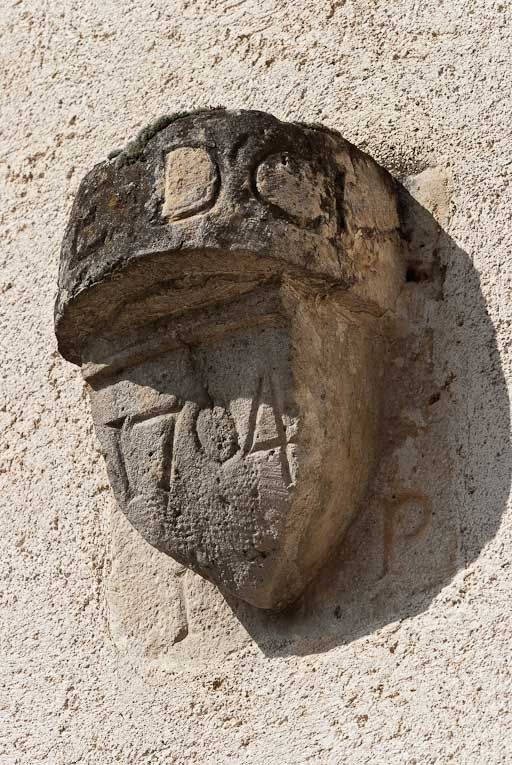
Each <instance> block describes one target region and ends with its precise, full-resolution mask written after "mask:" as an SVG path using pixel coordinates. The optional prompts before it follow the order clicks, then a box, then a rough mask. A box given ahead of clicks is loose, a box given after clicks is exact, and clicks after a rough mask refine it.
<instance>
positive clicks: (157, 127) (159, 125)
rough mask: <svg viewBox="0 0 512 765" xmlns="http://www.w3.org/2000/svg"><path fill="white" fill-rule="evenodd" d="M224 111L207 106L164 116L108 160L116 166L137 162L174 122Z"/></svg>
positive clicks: (147, 126)
mask: <svg viewBox="0 0 512 765" xmlns="http://www.w3.org/2000/svg"><path fill="white" fill-rule="evenodd" d="M223 110H225V107H224V106H207V107H202V108H198V109H193V110H189V111H178V112H174V113H173V114H163V115H162V116H160V117H158V118H157V119H156V120H154V121H153V122H150V123H149V125H146V127H144V128H142V130H141V131H140V132H139V133H138V134H137V135H136V136H135V138H134V139H133V140H132V141H130V142H129V143H128V144H127V145H126V146H125V148H124V149H113V150H112V151H111V152H109V154H108V157H107V158H108V159H109V160H115V161H116V164H117V165H119V166H122V165H125V164H127V163H130V162H135V161H136V160H138V159H140V157H141V156H142V154H143V153H144V149H145V148H146V146H147V144H148V142H149V141H150V140H151V139H152V138H154V137H155V135H156V134H157V133H159V132H160V131H161V130H164V129H165V128H167V127H169V125H171V124H172V123H173V122H176V121H177V120H180V119H183V118H184V117H190V116H192V115H194V114H202V113H204V112H209V111H223Z"/></svg>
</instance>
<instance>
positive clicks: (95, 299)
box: [55, 109, 398, 364]
mask: <svg viewBox="0 0 512 765" xmlns="http://www.w3.org/2000/svg"><path fill="white" fill-rule="evenodd" d="M397 236H398V215H397V208H396V198H395V186H394V181H393V179H392V178H391V176H390V175H389V174H388V173H387V172H386V171H385V170H384V169H383V168H381V167H379V166H378V165H377V163H375V162H374V160H372V159H371V158H370V157H368V156H367V155H366V154H364V153H363V152H361V151H359V150H358V149H357V148H356V147H355V146H353V145H351V144H350V143H348V142H347V141H345V140H344V139H343V138H342V137H341V136H340V135H339V134H337V133H335V132H334V131H332V130H328V129H327V128H322V127H321V126H314V125H303V124H297V123H287V122H282V121H280V120H278V119H277V118H275V117H273V116H272V115H270V114H266V113H264V112H260V111H226V110H224V109H212V110H203V111H198V112H194V113H191V114H188V115H177V116H176V117H175V118H164V119H162V120H160V121H159V122H158V123H156V125H154V126H153V127H150V128H148V129H146V130H145V131H143V132H142V133H141V134H140V135H139V136H138V138H137V139H136V140H135V141H133V142H132V143H131V144H129V145H128V146H127V148H126V149H125V150H124V151H123V152H121V153H119V154H118V155H117V156H115V157H111V158H110V159H108V160H106V161H105V162H102V163H100V164H99V165H97V166H96V167H94V168H93V169H92V170H91V172H90V173H89V174H88V175H87V176H86V177H85V178H84V179H83V181H82V183H81V185H80V187H79V190H78V193H77V196H76V199H75V203H74V205H73V209H72V211H71V215H70V219H69V223H68V226H67V229H66V232H65V236H64V241H63V244H62V251H61V265H60V272H59V286H58V294H57V301H56V307H55V326H56V334H57V338H58V341H59V349H60V351H61V353H62V355H63V356H64V357H65V358H67V359H68V360H70V361H73V362H74V363H78V364H80V363H81V361H82V348H83V346H84V344H86V343H87V341H88V339H89V338H91V337H94V336H95V335H97V334H98V333H101V332H102V331H104V328H105V327H106V326H107V327H108V326H109V325H111V324H112V323H113V322H114V321H115V320H117V319H118V317H119V316H120V315H121V314H123V315H125V314H126V316H127V319H126V321H127V322H129V321H130V318H129V316H130V305H131V304H132V303H133V302H134V301H139V302H140V300H141V298H143V297H144V296H145V295H148V294H151V293H152V292H154V291H155V290H157V291H158V290H160V291H165V292H166V294H167V299H166V300H162V301H161V309H160V308H158V309H156V312H157V313H156V315H155V314H154V313H153V314H152V315H151V317H150V318H151V320H155V319H157V318H158V311H161V313H162V315H164V314H167V315H169V313H171V314H172V312H173V311H175V312H176V313H180V312H183V311H186V310H187V309H188V307H189V306H190V300H189V297H190V295H191V293H192V292H194V291H196V292H197V290H198V288H199V287H198V285H200V284H201V283H204V282H205V280H212V279H214V278H221V279H223V280H224V282H225V283H228V282H229V283H231V284H232V285H233V284H239V285H241V286H240V289H241V290H245V289H246V286H245V287H244V286H243V285H244V283H245V284H246V283H247V282H254V283H264V282H265V281H268V280H273V281H274V282H275V281H278V280H279V279H281V278H283V277H284V276H285V275H291V276H292V277H293V276H295V277H297V278H302V279H303V278H309V279H311V278H313V279H321V280H324V281H326V282H327V283H328V284H330V285H337V286H341V287H345V288H347V289H348V288H350V289H355V290H356V292H357V291H359V294H360V296H362V297H363V298H364V299H368V300H371V301H373V302H375V304H376V305H378V306H381V307H387V306H388V304H389V301H390V299H391V293H392V292H393V290H394V289H395V288H394V287H393V286H392V285H391V282H392V281H393V279H391V280H389V279H387V277H384V280H382V279H381V277H380V272H382V271H384V270H387V271H388V272H389V268H388V266H389V263H390V259H392V257H394V256H392V255H390V254H389V253H391V252H396V250H397V247H396V242H394V244H393V247H389V246H387V242H389V240H390V238H391V239H393V238H396V237H397ZM381 265H382V266H383V267H382V268H381ZM395 265H396V264H395ZM393 268H394V269H395V271H396V270H397V268H398V266H396V267H395V266H393ZM386 280H387V281H386ZM390 290H391V292H390ZM229 294H230V295H233V290H231V292H230V293H229ZM169 296H170V300H169ZM209 299H210V300H212V301H215V300H218V299H219V294H217V293H216V291H215V290H213V291H211V292H210V298H209ZM157 302H158V301H157ZM154 304H155V303H154V301H153V305H154Z"/></svg>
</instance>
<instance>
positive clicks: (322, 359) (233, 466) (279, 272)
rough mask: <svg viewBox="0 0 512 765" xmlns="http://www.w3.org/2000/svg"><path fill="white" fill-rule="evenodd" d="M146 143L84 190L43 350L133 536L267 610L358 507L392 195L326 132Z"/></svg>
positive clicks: (372, 425) (187, 123) (391, 250)
mask: <svg viewBox="0 0 512 765" xmlns="http://www.w3.org/2000/svg"><path fill="white" fill-rule="evenodd" d="M157 128H158V129H157ZM157 128H154V129H153V130H148V131H146V132H145V133H144V134H142V135H141V136H140V137H139V139H138V140H137V141H135V142H134V143H132V144H131V145H129V147H128V149H127V150H126V151H125V152H122V153H121V154H119V155H118V156H117V157H115V158H112V159H110V160H108V161H105V162H103V163H101V164H99V165H97V166H96V167H95V168H94V169H93V170H92V171H91V172H90V173H89V174H88V175H87V176H86V178H85V179H84V180H83V182H82V184H81V186H80V189H79V191H78V194H77V198H76V201H75V204H74V206H73V210H72V213H71V217H70V221H69V225H68V228H67V231H66V234H65V237H64V243H63V247H62V259H61V269H60V275H59V292H58V298H57V305H56V333H57V337H58V341H59V348H60V352H61V353H62V355H63V356H64V357H65V358H66V359H68V360H69V361H71V362H73V363H75V364H78V365H80V366H81V368H82V372H83V375H84V377H85V379H86V381H87V383H88V391H89V394H90V399H91V405H92V412H93V418H94V423H95V427H96V432H97V435H98V438H99V441H100V443H101V446H102V449H103V451H104V454H105V458H106V462H107V468H108V473H109V477H110V480H111V483H112V486H113V489H114V492H115V495H116V498H117V501H118V502H119V504H120V506H121V508H122V510H123V512H124V513H125V514H126V516H127V517H128V519H129V520H130V522H131V523H132V524H133V526H135V528H136V529H138V531H139V532H140V533H141V534H142V536H143V537H144V538H145V539H146V540H147V541H148V542H149V543H150V544H152V545H154V546H155V547H156V548H158V549H159V550H161V551H163V552H165V553H167V554H169V555H171V556H172V557H173V558H175V559H176V560H177V561H179V562H181V563H182V564H184V565H185V566H188V567H189V568H191V569H193V570H194V571H196V572H197V573H198V574H200V575H201V576H203V577H205V578H207V579H209V580H210V581H212V582H214V583H216V584H217V585H218V586H219V588H220V589H221V590H222V591H223V592H227V593H231V594H234V595H235V596H237V597H239V598H241V599H243V600H245V601H247V602H248V603H251V604H253V605H254V606H257V607H259V608H265V609H281V608H283V607H285V606H286V605H287V604H289V603H291V602H293V601H294V600H295V599H296V598H297V597H298V596H299V595H300V594H301V592H302V591H303V589H304V587H305V586H306V585H307V584H308V582H309V581H310V580H311V579H312V578H313V577H314V576H315V574H316V573H317V571H318V570H319V568H320V567H321V566H322V565H323V564H324V563H325V561H326V559H327V558H328V556H329V555H330V554H331V553H332V552H333V551H334V549H335V548H336V546H337V545H338V544H339V542H340V540H341V538H342V537H343V535H344V533H345V531H346V529H347V527H348V525H349V523H350V522H351V520H352V518H353V516H354V514H355V513H356V512H357V509H358V507H360V506H361V503H362V502H364V500H365V494H366V492H367V490H368V484H369V478H370V476H371V471H372V466H373V465H374V462H375V457H376V450H377V449H378V432H379V408H380V398H381V390H382V388H383V385H385V380H386V377H385V364H384V357H385V351H386V332H387V330H386V326H387V319H386V313H387V312H388V311H389V310H390V309H392V308H393V305H394V302H395V300H396V296H397V294H398V292H399V290H400V289H401V286H402V283H403V264H402V261H401V257H400V237H399V226H398V216H397V207H396V196H395V186H394V182H393V180H392V178H391V177H390V176H389V175H388V174H387V173H386V171H385V170H383V169H382V168H380V167H379V166H378V165H377V164H376V163H375V162H374V161H373V160H372V159H371V158H370V157H368V156H367V155H365V154H363V153H362V152H361V151H359V150H358V149H356V148H355V147H354V146H352V145H351V144H349V143H348V142H347V141H345V140H344V139H343V138H341V137H340V136H339V135H338V134H336V133H334V132H332V131H330V130H327V129H324V128H322V127H319V126H307V125H299V124H294V123H284V122H281V121H279V120H277V119H276V118H274V117H272V116H271V115H268V114H265V113H262V112H257V111H236V112H229V111H224V110H210V111H202V112H196V113H193V114H190V115H188V116H180V117H176V118H174V119H171V118H170V119H168V120H163V121H161V122H160V124H159V125H158V126H157Z"/></svg>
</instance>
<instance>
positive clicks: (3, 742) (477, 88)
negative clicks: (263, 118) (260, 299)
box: [0, 0, 512, 765]
mask: <svg viewBox="0 0 512 765" xmlns="http://www.w3.org/2000/svg"><path fill="white" fill-rule="evenodd" d="M510 14H511V10H510V5H509V3H507V2H506V1H505V2H504V1H503V0H501V1H500V0H497V1H496V2H485V1H482V2H474V1H473V0H450V2H441V1H439V0H437V1H436V2H434V1H433V0H432V1H431V2H428V3H419V2H416V1H414V2H405V0H403V1H402V2H397V0H391V2H390V1H386V2H382V1H381V0H374V2H370V3H369V2H368V0H341V2H338V0H315V2H306V1H305V0H296V2H287V3H285V2H270V0H262V1H261V2H251V0H247V2H243V0H242V1H241V2H230V1H228V0H217V1H215V0H213V1H212V0H208V2H206V0H205V1H204V2H203V1H202V0H180V1H179V2H172V3H171V2H163V1H162V0H155V1H154V2H149V0H142V1H141V2H139V3H137V4H133V5H132V4H128V3H121V2H108V1H107V2H88V3H79V2H76V1H75V0H67V1H62V2H53V1H52V0H46V1H44V2H43V0H41V2H36V1H35V0H16V2H14V1H13V0H3V2H2V5H1V8H0V20H1V27H2V29H1V40H2V44H1V53H0V55H1V57H2V80H3V84H2V93H1V99H2V101H1V103H2V108H1V114H2V119H1V125H0V133H1V147H0V159H1V163H2V164H1V173H2V181H1V183H2V195H1V234H0V236H1V243H2V250H1V256H0V258H1V262H2V277H1V290H2V303H1V335H0V340H1V347H2V364H1V379H2V405H1V409H0V423H1V425H2V429H3V430H2V449H1V471H2V472H1V475H0V480H1V484H2V489H1V492H2V494H1V496H2V511H1V517H0V523H1V543H0V544H1V556H0V572H1V583H2V588H1V592H0V602H1V604H2V617H1V624H0V630H1V655H0V672H1V690H0V692H1V697H0V709H1V713H2V717H3V722H2V725H1V727H0V763H1V765H14V764H15V763H16V765H17V764H18V763H19V764H20V765H21V764H23V765H37V764H38V763H50V764H51V765H53V764H55V765H64V764H65V765H71V763H84V764H85V763H91V764H92V763H99V764H101V765H103V763H105V765H106V764H107V763H112V762H120V763H141V764H142V763H144V764H146V765H149V763H151V764H152V765H153V764H155V765H156V764H157V763H170V762H172V763H192V762H197V763H231V762H233V763H235V762H236V763H238V762H239V763H290V764H291V763H293V764H294V765H295V763H306V762H310V763H332V764H333V765H337V764H338V763H342V762H343V763H344V762H347V763H354V764H355V763H367V762H372V763H390V762H392V763H409V764H410V765H413V763H422V764H423V763H446V762H456V763H481V762H490V763H505V762H510V761H511V759H512V741H511V738H510V733H509V729H510V722H511V721H510V703H511V700H510V693H511V690H512V684H511V681H510V675H509V669H508V665H509V663H510V654H511V649H510V639H511V619H510V586H511V567H510V565H509V562H510V549H511V542H512V540H511V533H512V520H511V517H510V512H507V508H506V498H507V496H508V491H509V478H510V451H509V434H508V422H509V419H508V418H509V411H508V398H507V396H506V389H505V381H508V387H510V379H511V372H512V370H511V361H510V346H511V339H512V336H511V329H510V327H511V321H512V315H511V309H510V280H511V269H510V264H509V261H508V255H509V252H510V246H511V233H510V232H511V220H510V218H511V213H510V209H511V208H510V201H511V199H510V168H511V164H510V126H509V123H510V110H511V103H510V86H511V84H512V83H511V76H510V64H509V61H508V58H509V49H510V44H511V39H510V37H511V35H510ZM203 104H211V105H218V104H223V105H225V106H228V107H239V106H242V107H244V106H245V107H255V108H261V109H265V110H269V111H272V112H274V113H275V114H276V115H277V116H279V117H283V118H289V119H300V120H308V121H319V122H324V123H326V124H328V125H331V126H333V127H335V128H338V129H340V130H341V131H342V132H343V134H344V135H345V137H346V138H348V139H349V140H351V141H353V142H354V143H356V144H357V145H359V146H360V147H362V148H364V149H366V150H367V151H369V152H370V153H371V154H372V155H373V156H374V157H375V158H376V159H377V160H379V161H381V162H382V163H383V164H385V165H386V166H387V167H388V168H389V169H390V170H391V171H393V172H395V173H396V174H398V175H411V174H415V173H419V172H421V171H423V170H424V169H425V168H428V167H437V168H442V169H443V171H446V172H447V173H449V175H450V177H451V181H450V189H451V198H450V204H449V210H448V212H447V214H446V217H445V220H443V221H441V223H442V225H443V228H444V229H445V231H446V232H447V233H448V234H449V236H450V237H451V239H452V240H453V242H455V243H456V246H457V247H458V248H459V249H458V252H459V256H458V257H457V258H456V259H454V261H453V262H447V263H446V265H447V272H446V280H445V291H444V296H445V302H446V306H447V308H446V310H447V313H448V314H450V315H452V314H453V315H457V316H458V319H457V322H455V325H454V326H456V327H458V329H457V333H458V334H457V336H456V337H455V336H454V338H453V344H452V345H450V343H445V345H444V346H443V347H439V348H434V357H435V358H434V362H435V364H437V368H438V369H439V383H440V385H441V382H442V380H443V379H444V380H445V382H446V380H447V379H448V377H446V375H444V376H443V374H444V372H446V371H447V370H448V367H449V371H450V373H452V374H453V375H454V378H453V380H452V381H451V383H450V384H447V385H446V388H442V387H440V391H441V392H440V397H441V403H442V402H443V400H444V399H446V400H447V401H448V400H450V401H452V402H455V403H454V404H453V405H454V406H456V407H458V408H457V412H458V413H459V418H458V424H457V426H456V427H454V428H453V429H452V430H451V431H450V432H449V434H448V441H449V443H450V448H451V453H452V463H453V469H452V472H451V474H450V476H449V478H450V481H451V482H453V485H454V486H455V489H454V492H453V493H454V496H456V498H457V502H455V503H454V506H453V512H454V513H455V514H456V516H457V524H458V536H457V550H458V552H457V555H458V563H457V566H456V570H454V571H453V574H450V576H449V577H448V578H447V581H446V583H445V584H444V586H442V587H437V588H436V590H435V591H434V592H433V593H430V594H427V595H428V596H426V597H425V596H424V594H422V593H421V592H419V593H417V594H416V595H415V596H414V598H413V601H411V600H409V601H408V603H410V604H412V605H411V607H410V608H408V607H406V608H405V609H402V611H401V612H400V618H396V613H395V612H394V611H392V612H390V616H389V619H388V620H386V619H379V620H378V621H377V623H376V624H375V625H373V626H372V627H371V628H367V629H355V630H353V631H352V632H351V631H350V629H349V628H348V627H347V628H346V629H345V632H344V631H343V629H341V631H340V632H339V633H338V639H337V640H334V641H331V642H330V643H329V644H328V645H326V647H325V649H324V650H321V649H318V647H316V648H315V650H311V651H309V652H308V650H307V644H303V647H302V650H300V651H299V650H297V651H296V650H288V651H286V650H283V651H279V650H267V649H266V648H265V643H264V641H260V642H261V644H262V645H263V648H261V647H260V646H259V645H258V641H257V640H253V639H251V638H250V636H249V635H248V634H246V633H244V634H245V642H244V641H240V639H239V638H238V637H237V638H236V639H235V638H233V639H232V634H233V631H236V629H239V630H241V631H242V632H243V626H240V627H236V624H237V622H236V619H235V617H234V616H233V615H232V614H231V613H229V614H226V631H225V633H224V635H222V633H221V632H218V641H217V642H215V641H211V642H208V639H207V638H206V637H205V638H204V641H203V642H204V646H203V648H204V650H203V653H204V656H202V659H201V660H198V661H197V662H196V663H195V664H194V662H192V666H188V667H187V666H186V665H185V664H184V668H183V669H182V670H180V669H179V668H176V667H172V666H167V665H166V664H165V662H161V663H160V664H158V663H157V664H156V665H154V664H152V662H151V658H152V657H151V655H150V654H151V651H149V654H148V652H147V651H146V655H144V653H145V652H144V650H143V651H142V658H141V656H138V657H137V647H138V646H139V648H140V645H139V643H138V642H137V640H138V638H137V635H133V634H132V635H131V636H130V635H129V634H128V632H127V631H126V630H125V632H124V633H123V634H124V637H123V636H121V638H120V637H119V636H118V635H116V634H115V632H116V629H117V628H118V627H119V625H118V624H117V623H116V621H115V618H114V619H113V618H112V615H111V614H110V615H109V611H111V610H112V607H113V606H112V604H113V603H114V601H115V597H114V598H113V596H112V592H111V589H112V586H113V585H112V582H114V584H115V583H116V579H115V577H114V579H112V576H113V573H112V572H113V571H114V572H115V569H116V566H117V565H119V559H120V555H121V553H120V549H121V547H122V544H123V540H124V541H125V543H127V544H128V542H126V540H128V539H129V531H128V530H127V529H125V528H124V527H123V526H122V523H123V521H122V520H121V519H120V518H119V515H118V514H117V513H116V511H115V509H114V506H113V500H112V496H111V492H110V489H109V487H108V484H107V479H106V474H105V469H104V466H103V464H102V461H101V459H100V458H99V457H98V456H97V452H96V444H95V440H94V437H93V434H92V428H91V422H90V416H89V411H88V405H87V402H86V398H85V395H84V390H83V384H82V382H81V380H80V376H79V374H78V372H77V370H76V369H75V368H73V367H71V366H70V365H68V364H66V363H64V362H63V361H62V360H61V359H60V358H59V357H58V356H57V354H56V351H55V341H54V338H53V334H52V307H53V306H52V304H53V296H54V289H55V278H56V269H57V260H58V248H59V242H60V238H61V235H62V231H63V226H64V222H65V219H66V215H67V213H68V210H69V207H70V204H71V201H72V198H73V194H74V192H75V190H76V188H77V184H78V182H79V179H80V177H81V176H82V175H83V173H84V172H85V171H86V170H88V169H89V168H90V167H91V165H92V164H93V163H94V162H96V161H98V160H100V159H101V158H103V157H104V156H105V155H106V153H107V152H108V151H109V150H110V149H112V148H115V147H117V146H120V145H122V144H124V143H125V142H126V140H127V139H129V138H131V137H132V136H133V134H134V133H135V132H136V130H137V129H138V128H140V127H141V126H143V125H144V123H146V122H147V121H148V120H150V119H152V118H153V117H155V116H158V115H159V114H161V113H164V112H169V111H173V110H177V109H182V108H189V107H194V106H200V105H203ZM427 196H428V195H427ZM425 204H426V205H427V206H428V201H426V202H425ZM460 253H462V255H461V254H460ZM474 269H476V271H475V270H474ZM476 272H478V274H479V277H480V287H478V279H477V278H476ZM475 285H476V286H475ZM482 300H483V301H485V304H486V306H487V310H488V316H489V319H490V322H491V324H488V325H487V324H486V327H485V331H484V330H483V329H482V317H485V313H484V312H482V305H481V304H480V302H479V301H482ZM477 302H479V305H477ZM486 321H488V319H486ZM492 327H494V331H495V333H496V336H495V337H494V332H493V331H492ZM496 351H499V353H497V352H496ZM436 354H437V356H436ZM441 372H443V374H442V373H441ZM450 379H451V378H450ZM443 397H444V398H443ZM441 416H442V415H441ZM504 430H505V431H506V432H504ZM408 460H409V462H410V455H408V454H407V449H405V450H402V466H401V469H403V470H405V471H407V469H408V467H407V465H408V464H409V463H408ZM409 467H410V466H409ZM134 544H136V543H134ZM145 565H146V569H145V572H147V571H148V570H149V568H151V566H153V567H154V572H155V573H154V575H155V580H159V578H162V577H163V578H165V563H163V562H161V561H160V560H159V559H154V560H153V559H152V562H151V563H150V564H148V563H146V564H145ZM130 575H131V576H133V570H132V571H131V574H130ZM136 578H137V577H135V580H136ZM117 583H118V585H120V584H121V583H122V578H121V579H120V580H117ZM155 586H157V585H155ZM397 586H398V585H397ZM420 590H421V588H420ZM208 597H210V600H208ZM208 597H206V596H205V601H204V606H205V609H206V610H205V611H204V612H203V619H204V621H203V627H204V626H205V623H207V622H208V620H209V619H210V618H213V616H212V615H211V614H210V613H209V611H208V609H209V608H210V609H213V608H214V607H215V608H216V607H217V606H216V605H215V606H214V604H216V603H218V602H219V601H217V600H215V596H214V595H211V596H208ZM360 597H361V608H362V609H364V608H365V603H364V591H363V592H362V593H361V594H360ZM161 603H163V604H164V606H165V597H163V596H162V599H161ZM135 607H137V606H136V604H135ZM140 607H141V606H140ZM168 607H169V613H170V614H171V621H172V619H175V618H176V613H175V610H176V606H175V603H174V602H173V599H172V598H171V599H170V601H169V603H168ZM338 615H339V614H338ZM137 618H139V621H140V624H141V625H142V626H141V630H142V632H144V630H145V632H144V634H146V635H147V634H148V627H147V624H146V625H145V626H144V623H145V620H146V621H147V620H149V621H150V622H151V624H153V625H154V624H157V626H158V625H160V627H159V631H158V636H159V638H158V639H160V640H161V641H162V643H163V644H165V643H166V640H168V636H167V635H166V633H165V630H166V628H167V627H168V622H166V620H165V618H163V616H162V613H160V614H155V613H153V614H151V613H144V611H143V609H142V607H141V612H140V615H138V616H136V617H134V621H135V622H136V621H137ZM341 621H342V622H343V613H342V614H341ZM206 626H207V624H206ZM121 631H122V630H121ZM171 631H172V629H171ZM206 631H207V630H206V627H205V632H206ZM318 631H319V632H320V634H321V632H322V622H321V621H320V623H319V624H318V625H317V632H318ZM237 634H238V633H237ZM123 639H124V640H125V642H126V643H127V644H128V645H127V650H124V649H125V648H126V646H124V647H123V645H122V641H123ZM130 641H131V645H130ZM231 641H232V642H231ZM150 642H151V645H152V646H153V648H154V650H155V651H156V654H157V655H159V651H160V649H159V647H158V640H157V639H156V638H155V639H153V640H152V641H150ZM185 642H186V641H182V642H181V643H180V645H183V644H184V643H185ZM217 643H218V645H217ZM231 645H232V646H233V649H232V650H231V652H230V646H231ZM305 645H306V647H304V646H305ZM155 646H156V648H155ZM198 650H199V649H198ZM196 653H197V652H196Z"/></svg>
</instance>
